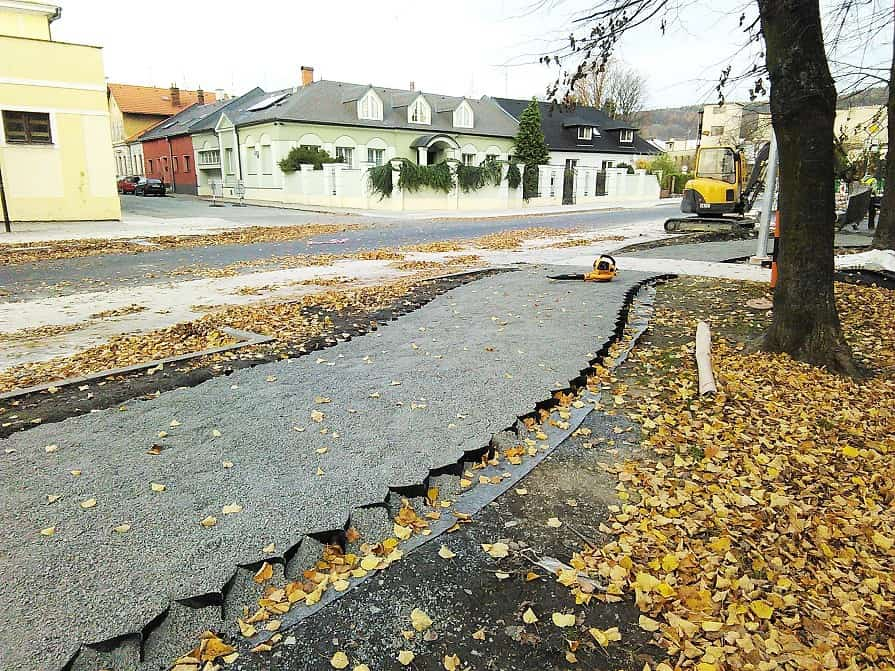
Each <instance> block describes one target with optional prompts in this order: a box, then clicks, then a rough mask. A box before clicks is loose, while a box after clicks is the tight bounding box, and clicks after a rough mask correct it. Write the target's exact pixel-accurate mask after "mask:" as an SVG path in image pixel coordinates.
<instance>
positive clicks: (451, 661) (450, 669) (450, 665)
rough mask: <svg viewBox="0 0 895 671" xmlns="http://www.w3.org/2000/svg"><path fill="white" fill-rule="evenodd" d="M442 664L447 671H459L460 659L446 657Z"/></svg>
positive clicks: (451, 656)
mask: <svg viewBox="0 0 895 671" xmlns="http://www.w3.org/2000/svg"><path fill="white" fill-rule="evenodd" d="M442 664H443V665H444V668H445V671H459V669H460V658H459V657H457V655H445V656H444V659H443V660H442Z"/></svg>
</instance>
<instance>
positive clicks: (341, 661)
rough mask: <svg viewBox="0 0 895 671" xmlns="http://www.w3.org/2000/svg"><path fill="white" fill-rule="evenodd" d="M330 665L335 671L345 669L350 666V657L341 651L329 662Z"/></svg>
mask: <svg viewBox="0 0 895 671" xmlns="http://www.w3.org/2000/svg"><path fill="white" fill-rule="evenodd" d="M329 665H330V666H331V667H333V668H334V669H344V668H346V667H347V666H348V655H346V654H345V653H344V652H342V651H341V650H339V651H338V652H336V653H335V654H334V655H333V656H332V657H331V658H330V660H329Z"/></svg>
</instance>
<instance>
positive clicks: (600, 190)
mask: <svg viewBox="0 0 895 671" xmlns="http://www.w3.org/2000/svg"><path fill="white" fill-rule="evenodd" d="M594 195H595V196H605V195H606V171H605V170H600V172H598V173H597V183H596V185H595V186H594Z"/></svg>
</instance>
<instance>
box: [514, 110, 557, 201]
mask: <svg viewBox="0 0 895 671" xmlns="http://www.w3.org/2000/svg"><path fill="white" fill-rule="evenodd" d="M513 156H514V157H515V158H516V160H517V161H519V162H520V163H523V164H525V168H524V170H523V174H522V197H523V198H525V199H526V200H527V199H528V198H531V197H532V196H533V195H535V194H536V193H537V190H538V166H539V165H543V164H545V163H548V162H549V161H550V150H549V149H548V148H547V141H546V140H545V139H544V131H543V130H542V129H541V106H540V104H539V103H538V101H537V100H536V99H535V98H532V99H531V102H530V103H528V107H526V108H525V109H524V110H522V114H521V115H520V116H519V130H517V131H516V137H514V138H513Z"/></svg>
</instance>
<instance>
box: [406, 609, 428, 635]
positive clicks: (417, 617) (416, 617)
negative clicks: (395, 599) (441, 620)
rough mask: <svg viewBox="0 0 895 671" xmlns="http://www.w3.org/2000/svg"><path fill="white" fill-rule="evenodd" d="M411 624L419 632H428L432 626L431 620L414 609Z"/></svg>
mask: <svg viewBox="0 0 895 671" xmlns="http://www.w3.org/2000/svg"><path fill="white" fill-rule="evenodd" d="M410 623H411V624H412V625H413V628H414V629H416V630H417V631H426V629H428V628H429V627H431V626H432V620H431V618H430V617H429V616H428V615H426V613H425V612H423V611H422V610H420V609H419V608H414V609H413V610H412V611H411V612H410Z"/></svg>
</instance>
